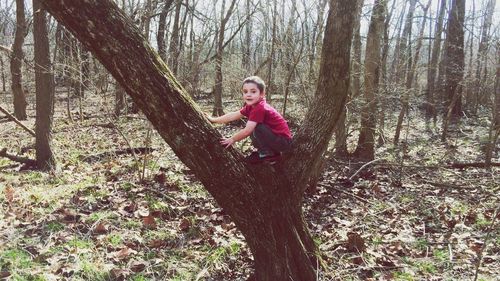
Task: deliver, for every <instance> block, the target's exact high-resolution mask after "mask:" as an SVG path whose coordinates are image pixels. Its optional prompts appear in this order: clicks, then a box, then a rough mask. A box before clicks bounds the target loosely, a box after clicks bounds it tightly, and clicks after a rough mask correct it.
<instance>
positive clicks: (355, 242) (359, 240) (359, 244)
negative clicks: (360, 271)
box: [346, 232, 366, 253]
mask: <svg viewBox="0 0 500 281" xmlns="http://www.w3.org/2000/svg"><path fill="white" fill-rule="evenodd" d="M346 248H347V250H348V251H349V252H353V253H358V252H359V253H361V252H363V251H364V250H365V249H366V245H365V240H364V239H363V237H361V236H360V235H359V234H357V233H356V232H351V233H349V234H348V235H347V243H346Z"/></svg>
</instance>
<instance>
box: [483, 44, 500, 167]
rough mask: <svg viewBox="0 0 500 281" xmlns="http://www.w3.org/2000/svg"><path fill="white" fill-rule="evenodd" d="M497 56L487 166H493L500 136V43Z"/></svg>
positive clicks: (497, 46)
mask: <svg viewBox="0 0 500 281" xmlns="http://www.w3.org/2000/svg"><path fill="white" fill-rule="evenodd" d="M496 54H497V67H496V76H495V87H494V92H495V95H494V102H493V105H492V121H491V125H490V126H491V127H490V133H489V144H488V147H487V149H486V157H485V158H486V161H485V162H486V165H488V166H489V165H491V158H493V152H494V150H495V147H496V143H497V141H498V137H499V136H500V42H497V44H496Z"/></svg>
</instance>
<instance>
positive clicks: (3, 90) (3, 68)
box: [0, 56, 7, 93]
mask: <svg viewBox="0 0 500 281" xmlns="http://www.w3.org/2000/svg"><path fill="white" fill-rule="evenodd" d="M0 67H1V68H2V92H4V93H5V92H7V86H6V85H7V83H6V81H5V80H6V79H5V63H4V61H3V57H2V56H0Z"/></svg>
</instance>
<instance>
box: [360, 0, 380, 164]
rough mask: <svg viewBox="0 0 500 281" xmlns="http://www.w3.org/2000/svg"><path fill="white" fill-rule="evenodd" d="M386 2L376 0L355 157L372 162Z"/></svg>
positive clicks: (369, 37)
mask: <svg viewBox="0 0 500 281" xmlns="http://www.w3.org/2000/svg"><path fill="white" fill-rule="evenodd" d="M385 2H386V1H385V0H375V3H374V6H373V12H372V17H371V20H370V27H369V28H368V37H367V39H366V52H365V72H364V73H365V90H364V106H363V110H362V112H361V129H360V133H359V138H358V146H357V147H356V150H355V151H354V155H355V157H356V158H358V159H361V160H363V161H370V160H373V159H374V158H375V127H376V123H377V122H376V119H377V91H378V85H379V70H380V39H381V35H382V28H383V24H384V14H385Z"/></svg>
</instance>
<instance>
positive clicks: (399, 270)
mask: <svg viewBox="0 0 500 281" xmlns="http://www.w3.org/2000/svg"><path fill="white" fill-rule="evenodd" d="M104 121H105V120H92V119H89V120H85V121H83V123H72V124H68V123H66V122H60V121H57V119H56V124H55V131H56V132H55V134H54V143H55V150H56V154H57V155H64V157H62V156H60V157H59V158H58V162H59V165H60V167H61V168H60V170H59V171H56V173H55V174H53V175H48V174H43V173H39V172H36V171H19V167H17V168H15V167H14V168H7V169H2V170H0V189H1V190H0V204H1V209H0V210H1V212H0V276H2V278H18V279H19V278H20V279H32V278H35V277H37V278H42V280H44V279H43V278H45V280H57V279H75V280H78V279H80V280H90V279H92V280H107V279H112V280H160V279H161V280H244V279H245V278H246V277H248V276H249V275H250V273H251V272H252V268H251V266H252V257H251V254H250V251H249V249H248V248H247V246H246V244H245V241H244V239H243V236H242V235H241V233H240V232H239V231H238V230H237V229H236V227H235V225H234V223H232V222H231V219H230V217H229V216H228V215H227V214H225V213H224V211H223V210H222V209H220V208H219V207H218V206H217V205H216V204H215V203H214V200H213V199H212V198H211V197H210V195H209V194H208V193H207V192H206V191H205V190H204V189H203V188H202V186H201V185H200V183H199V182H197V181H196V179H195V178H194V176H193V175H192V174H191V173H190V171H189V169H187V168H186V167H185V166H184V165H183V164H182V163H180V162H179V160H178V159H177V158H176V157H175V155H173V153H172V151H171V150H170V149H169V148H168V147H167V146H166V145H165V144H164V142H163V141H162V140H161V139H160V137H159V136H158V135H157V134H152V140H151V147H152V148H154V150H151V151H149V152H148V158H147V159H149V160H147V162H146V165H145V168H144V169H143V173H144V178H142V179H139V178H138V174H140V173H138V171H137V169H138V167H142V165H143V164H144V162H143V160H144V159H145V158H142V156H141V155H139V156H138V161H139V162H140V163H137V162H136V161H137V159H134V157H133V156H132V155H116V157H106V158H104V159H100V160H99V161H95V162H91V163H89V162H85V161H81V159H82V158H81V157H86V156H89V155H92V154H99V153H106V152H109V151H116V150H120V149H123V148H124V147H125V148H126V147H127V142H126V141H124V140H123V139H122V137H121V136H120V135H119V134H117V133H116V131H114V130H111V129H109V128H105V127H100V126H95V124H99V123H103V122H104ZM118 126H120V128H121V130H122V131H123V133H124V135H125V136H127V137H128V139H129V142H130V143H131V145H132V146H134V147H142V146H144V140H145V139H146V134H147V130H148V129H147V128H149V125H148V124H147V123H146V122H145V121H144V120H141V119H138V118H135V119H127V120H120V121H119V124H118ZM137 128H143V129H137ZM219 129H221V130H223V131H225V132H226V133H227V134H230V133H231V132H233V131H234V130H236V129H237V128H235V127H234V126H225V127H220V128H219ZM472 131H473V132H476V131H477V130H472ZM467 132H468V131H467ZM16 134H18V135H19V138H18V139H19V140H20V141H19V142H18V143H12V142H8V143H5V141H4V140H7V139H8V138H6V137H4V136H2V138H1V140H2V141H0V146H2V147H7V148H8V149H9V151H18V150H20V149H21V148H22V147H26V146H29V145H30V143H29V141H30V138H29V137H28V136H24V135H23V134H24V133H23V132H18V133H16ZM96 136H99V137H96ZM461 138H464V140H467V141H464V140H460V141H455V142H456V143H457V144H454V146H453V147H451V148H450V145H446V144H443V143H440V142H439V141H438V140H437V137H436V136H435V135H429V136H428V141H426V142H422V141H421V139H420V137H419V136H418V135H415V136H409V137H408V138H407V145H406V149H401V150H398V149H388V148H387V149H379V150H378V151H377V157H378V158H383V159H389V160H388V161H382V162H380V163H377V164H374V165H373V166H369V167H368V168H366V169H364V170H363V171H361V172H360V173H359V174H358V175H357V176H356V177H354V178H352V179H351V176H352V175H353V174H354V172H356V169H355V168H353V167H352V166H351V164H350V163H348V162H342V161H341V160H339V159H328V161H329V162H328V163H329V164H330V165H328V166H329V167H328V168H327V170H326V171H325V172H324V174H323V176H322V178H321V181H320V184H318V186H317V187H316V190H314V191H313V192H310V193H308V194H306V198H305V202H304V210H305V214H306V218H307V221H308V224H309V227H310V229H311V231H312V233H313V235H314V237H315V239H316V242H317V244H318V245H319V248H320V250H321V256H322V259H323V267H320V270H319V276H320V280H446V279H452V280H465V279H471V278H472V277H473V274H474V271H475V267H476V264H477V259H478V256H479V253H480V252H481V251H483V248H484V247H485V237H486V232H487V231H488V229H489V227H490V225H491V222H492V221H493V218H494V216H495V214H496V215H497V216H498V213H496V209H497V207H498V204H499V203H498V202H499V201H498V189H499V186H498V178H497V176H496V173H498V169H497V168H496V169H494V170H492V171H487V170H485V169H478V168H467V169H450V168H445V167H444V164H445V163H452V162H454V161H463V162H467V161H469V162H472V161H476V160H477V158H478V155H479V154H480V151H479V150H478V148H477V146H476V142H475V141H476V139H477V136H476V135H475V134H474V135H471V134H464V135H463V136H461ZM248 145H249V144H248V143H245V144H243V145H242V147H241V148H242V149H243V150H247V149H248ZM429 146H432V149H428V147H429ZM106 155H108V156H109V154H106ZM27 156H30V157H34V151H33V150H28V151H27ZM139 164H140V165H139ZM339 190H341V191H342V192H341V191H339ZM491 231H492V237H493V239H492V240H491V241H490V242H489V243H488V244H486V248H485V249H484V254H483V257H482V264H481V266H480V268H479V276H480V278H481V279H482V280H496V278H497V276H500V270H499V268H500V262H499V260H500V259H499V254H500V251H499V249H500V248H499V247H500V240H498V238H497V237H499V236H500V231H499V228H498V227H495V228H493V229H492V230H491ZM90 276H91V277H92V278H90ZM89 278H90V279H89ZM141 278H143V279H141Z"/></svg>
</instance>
